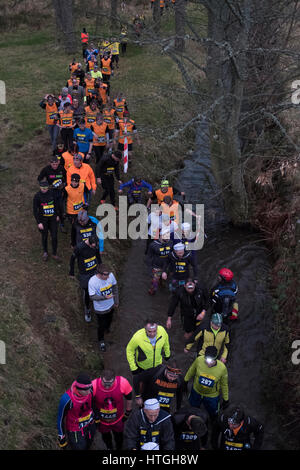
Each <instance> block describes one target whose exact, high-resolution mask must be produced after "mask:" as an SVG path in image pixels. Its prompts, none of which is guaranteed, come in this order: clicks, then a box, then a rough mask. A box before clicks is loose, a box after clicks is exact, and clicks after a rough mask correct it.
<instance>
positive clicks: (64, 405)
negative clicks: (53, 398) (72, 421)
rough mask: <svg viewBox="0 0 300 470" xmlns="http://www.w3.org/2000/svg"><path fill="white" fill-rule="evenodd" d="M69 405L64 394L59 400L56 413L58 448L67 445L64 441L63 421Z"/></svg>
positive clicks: (66, 395) (68, 400)
mask: <svg viewBox="0 0 300 470" xmlns="http://www.w3.org/2000/svg"><path fill="white" fill-rule="evenodd" d="M71 403H72V402H71V398H70V397H69V395H68V394H67V393H64V394H63V395H62V397H61V399H60V402H59V406H58V413H57V433H58V441H59V446H60V447H65V446H66V445H67V444H68V442H67V439H66V428H65V419H66V416H67V413H68V411H69V410H70V408H71Z"/></svg>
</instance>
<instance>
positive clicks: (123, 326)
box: [103, 123, 276, 449]
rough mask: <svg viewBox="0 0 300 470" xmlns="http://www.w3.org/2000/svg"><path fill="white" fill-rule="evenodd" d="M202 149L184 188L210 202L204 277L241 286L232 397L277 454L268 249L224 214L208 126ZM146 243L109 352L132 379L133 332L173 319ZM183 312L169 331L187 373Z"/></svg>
mask: <svg viewBox="0 0 300 470" xmlns="http://www.w3.org/2000/svg"><path fill="white" fill-rule="evenodd" d="M196 148H197V150H196V151H195V152H194V154H193V155H192V157H191V158H190V159H188V160H186V161H185V167H184V169H183V170H182V171H181V173H180V174H179V176H178V179H177V181H176V183H175V186H176V187H179V188H180V189H181V190H183V191H185V193H186V200H187V202H189V203H203V204H205V232H206V234H207V238H206V240H205V243H204V246H203V248H202V250H200V251H199V252H198V260H199V277H200V278H201V279H202V280H203V281H204V282H205V283H206V285H207V287H209V288H210V287H211V286H212V284H213V283H214V282H215V278H216V273H217V271H218V270H219V269H220V268H221V267H229V268H230V269H231V270H232V271H233V272H234V274H235V279H236V281H237V283H238V286H239V297H238V301H239V306H240V319H239V321H238V322H236V323H235V324H234V325H233V326H232V329H231V344H230V349H229V356H228V358H229V359H228V362H227V367H228V374H229V398H230V402H231V403H233V402H234V403H242V404H244V405H245V406H246V408H247V410H249V412H250V413H251V414H252V415H253V416H255V417H256V418H257V419H258V420H260V421H261V422H263V423H264V424H265V439H264V445H263V449H275V448H276V444H275V439H274V436H275V435H276V430H275V426H276V424H275V423H273V422H272V417H270V416H268V415H267V407H266V404H265V402H264V401H263V399H262V386H263V376H262V373H261V364H262V357H263V354H264V350H266V348H267V347H268V341H270V337H269V335H268V332H269V327H270V325H271V322H272V311H271V309H270V306H269V305H270V298H269V294H268V288H267V282H268V276H269V271H270V263H269V259H268V251H267V250H266V248H265V247H264V245H263V243H262V242H261V241H260V239H259V236H258V234H256V233H253V232H251V231H249V230H242V229H236V228H233V227H232V226H231V225H230V224H229V223H228V220H227V218H226V216H225V214H224V210H223V205H222V201H221V199H220V196H219V194H218V189H217V188H216V184H215V182H214V178H213V176H212V172H211V169H210V166H211V164H210V157H209V149H208V137H207V135H206V125H205V123H203V124H202V125H201V126H200V127H199V131H198V137H197V145H196ZM144 248H145V241H144V240H142V241H141V240H138V241H133V242H132V246H131V249H130V251H129V253H128V259H127V261H126V263H125V265H124V267H123V271H122V275H121V277H120V278H119V279H118V281H119V287H120V288H121V298H120V307H119V309H118V312H116V315H115V320H114V322H113V325H112V326H113V327H112V333H110V334H109V335H108V336H107V340H108V341H109V342H110V344H109V347H108V350H107V352H106V353H104V354H103V359H104V365H105V366H106V367H112V366H114V368H115V370H116V373H117V374H118V375H123V376H125V377H127V378H128V379H129V380H131V373H130V371H129V366H128V363H127V360H126V355H125V348H126V345H127V343H128V341H129V340H130V338H131V336H132V335H133V333H135V332H136V331H137V330H138V329H140V328H142V327H143V326H144V322H145V319H146V318H147V317H150V318H154V319H157V320H158V321H159V322H160V323H161V324H162V325H163V326H165V323H166V320H167V308H168V301H169V293H168V291H167V290H166V289H165V290H163V289H161V290H160V291H158V293H157V294H156V295H155V296H153V297H152V296H149V295H148V292H147V291H148V288H149V286H150V277H149V272H148V269H147V266H146V264H145V259H144ZM179 317H180V315H179V311H176V313H175V316H174V317H173V318H174V319H173V322H172V328H171V330H169V337H170V344H171V350H172V352H173V354H175V356H176V358H177V360H178V363H179V365H180V367H181V368H182V370H183V373H185V372H186V371H187V369H188V367H189V366H190V364H191V363H192V361H193V359H194V357H195V355H194V353H190V354H188V355H186V354H184V353H183V346H184V339H183V331H182V328H181V323H180V318H179Z"/></svg>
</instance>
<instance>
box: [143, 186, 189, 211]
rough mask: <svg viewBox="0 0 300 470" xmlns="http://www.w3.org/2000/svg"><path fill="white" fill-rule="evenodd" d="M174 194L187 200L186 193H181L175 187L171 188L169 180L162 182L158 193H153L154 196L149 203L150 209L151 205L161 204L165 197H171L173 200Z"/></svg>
mask: <svg viewBox="0 0 300 470" xmlns="http://www.w3.org/2000/svg"><path fill="white" fill-rule="evenodd" d="M174 194H179V195H180V196H182V197H183V198H185V192H183V191H180V190H179V189H177V188H175V187H171V186H170V185H169V181H168V180H162V182H161V184H160V188H159V189H156V191H154V192H153V193H152V196H151V198H150V199H149V201H148V203H147V207H149V206H150V204H161V203H162V202H163V200H164V197H165V196H170V197H171V199H172V200H173V198H174Z"/></svg>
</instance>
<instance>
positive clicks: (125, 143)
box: [123, 125, 128, 173]
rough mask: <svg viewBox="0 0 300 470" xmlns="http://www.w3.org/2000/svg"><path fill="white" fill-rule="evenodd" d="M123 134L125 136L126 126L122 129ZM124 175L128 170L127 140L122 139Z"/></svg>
mask: <svg viewBox="0 0 300 470" xmlns="http://www.w3.org/2000/svg"><path fill="white" fill-rule="evenodd" d="M124 134H127V126H126V125H125V127H124ZM123 158H124V173H127V170H128V139H127V137H125V138H124V157H123Z"/></svg>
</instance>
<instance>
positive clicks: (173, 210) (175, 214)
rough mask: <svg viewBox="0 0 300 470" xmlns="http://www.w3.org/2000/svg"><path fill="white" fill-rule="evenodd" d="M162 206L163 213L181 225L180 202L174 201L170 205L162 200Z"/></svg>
mask: <svg viewBox="0 0 300 470" xmlns="http://www.w3.org/2000/svg"><path fill="white" fill-rule="evenodd" d="M160 207H161V210H162V212H163V214H168V216H169V217H170V220H171V221H174V222H176V224H178V225H179V222H180V220H179V202H177V201H173V204H172V205H171V206H168V204H166V203H165V202H162V203H161V205H160Z"/></svg>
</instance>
